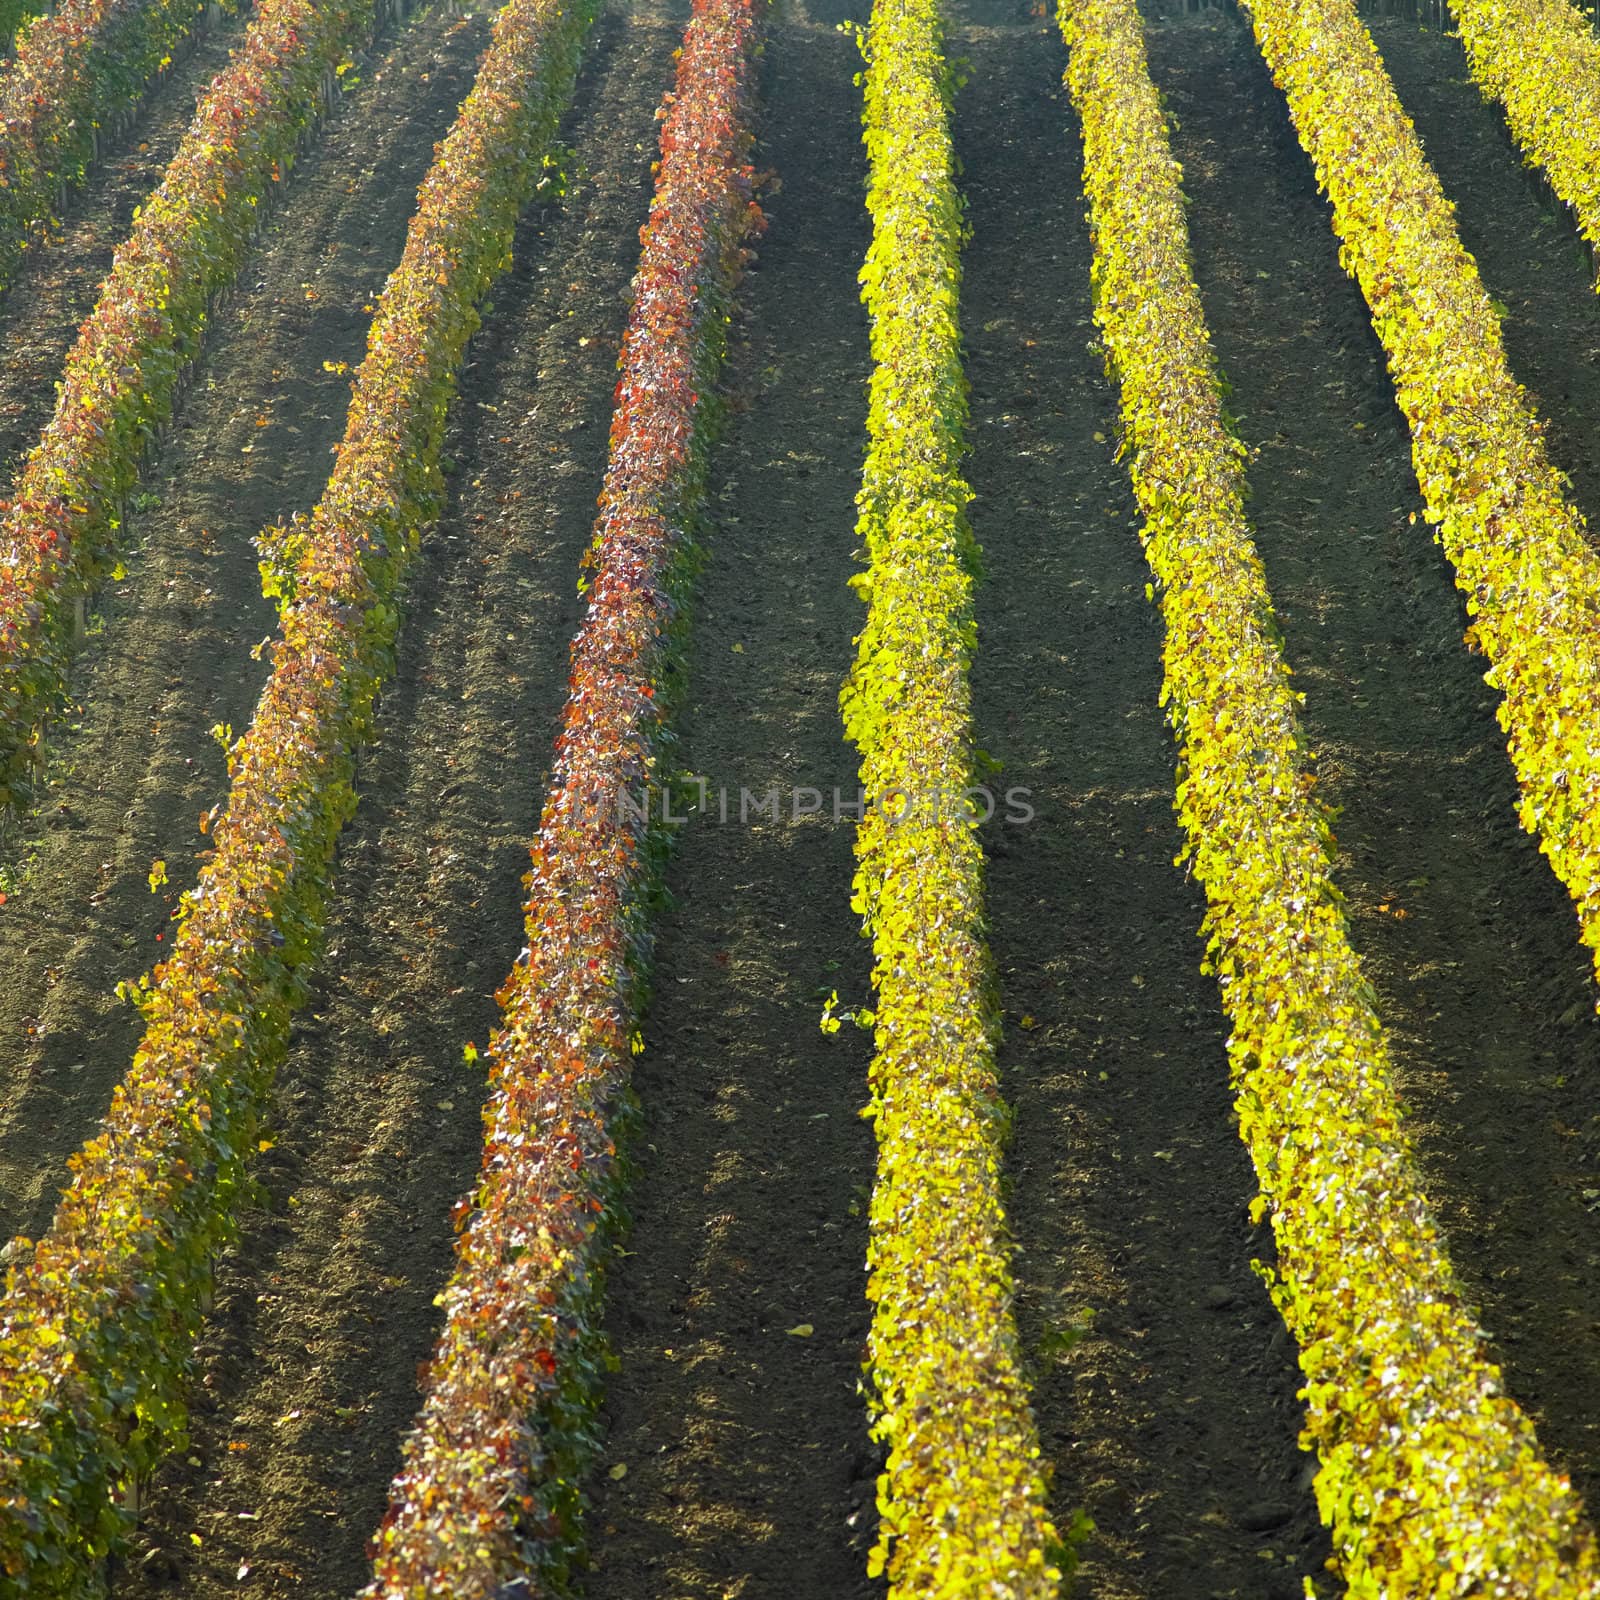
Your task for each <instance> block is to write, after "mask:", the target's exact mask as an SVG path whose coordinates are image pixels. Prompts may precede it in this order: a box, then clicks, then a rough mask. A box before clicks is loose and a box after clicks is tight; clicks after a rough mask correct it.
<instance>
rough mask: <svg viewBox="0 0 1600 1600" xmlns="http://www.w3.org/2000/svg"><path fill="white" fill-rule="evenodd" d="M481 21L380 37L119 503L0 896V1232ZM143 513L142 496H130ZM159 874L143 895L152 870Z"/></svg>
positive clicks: (256, 684)
mask: <svg viewBox="0 0 1600 1600" xmlns="http://www.w3.org/2000/svg"><path fill="white" fill-rule="evenodd" d="M483 37H484V34H483V28H482V24H481V23H480V22H477V21H459V20H452V19H451V18H450V17H448V16H446V15H445V14H444V13H443V12H442V11H440V12H437V13H435V14H432V15H430V16H428V17H426V18H424V19H422V20H421V21H420V22H419V23H418V24H417V25H416V27H415V28H414V29H412V30H410V31H408V32H406V33H404V34H401V35H399V36H398V37H397V38H395V39H394V41H393V43H392V47H391V48H390V49H387V50H386V51H385V52H384V53H383V54H382V55H381V56H380V57H379V58H378V59H376V60H374V61H373V62H372V63H370V65H369V67H368V68H367V69H366V76H367V77H368V78H369V81H368V82H366V83H364V84H362V85H361V86H360V87H359V88H358V89H357V90H356V91H354V92H353V93H352V95H351V104H350V105H349V107H348V108H347V110H346V111H345V113H344V114H343V115H341V116H340V117H339V118H338V119H337V120H336V121H335V122H334V123H333V124H332V125H331V126H330V127H329V128H328V130H327V132H326V134H325V136H324V138H323V139H322V140H321V141H320V142H319V144H318V145H317V147H316V148H315V149H314V150H313V151H312V152H311V153H309V154H308V155H307V156H305V157H304V158H302V161H301V163H300V165H299V166H298V167H297V169H296V172H295V175H294V179H293V183H292V186H291V188H290V190H289V193H288V195H287V196H286V197H285V200H284V202H283V205H282V208H281V210H280V211H279V212H278V213H277V215H276V216H274V217H273V218H272V220H271V221H270V222H269V224H268V227H267V232H266V237H265V239H264V240H263V244H262V248H261V251H260V254H259V255H258V256H257V258H256V260H255V261H253V262H252V263H250V264H249V265H248V266H247V268H246V276H245V278H244V280H243V285H242V288H241V290H240V292H239V293H237V294H236V295H235V297H234V298H233V300H232V301H231V302H230V304H229V306H228V308H227V310H226V312H225V313H224V314H223V316H222V317H220V318H219V319H218V322H217V325H216V326H215V328H214V329H213V332H212V336H211V341H210V344H209V347H208V350H207V353H206V355H205V357H204V359H203V362H202V364H201V366H200V368H199V370H198V373H197V376H196V380H195V383H194V386H193V388H192V389H191V391H190V393H189V395H188V397H187V399H186V402H185V404H184V406H183V408H182V410H181V411H180V413H179V417H178V421H177V426H176V428H175V429H174V431H173V432H172V434H171V435H170V436H169V438H168V441H167V445H166V447H165V448H164V450H163V452H162V459H161V462H160V464H159V467H158V470H157V471H156V473H155V474H154V476H153V477H152V478H151V480H150V481H149V483H148V484H147V485H146V490H145V492H144V494H143V495H142V496H136V497H135V501H134V505H135V508H136V509H135V511H134V514H133V516H132V518H131V527H130V544H131V545H132V546H133V547H135V548H136V549H138V550H139V551H140V553H139V554H137V555H134V556H130V558H129V576H128V579H127V581H126V582H125V583H123V584H120V585H117V586H114V587H113V588H111V589H108V590H107V591H105V593H104V594H103V595H102V597H101V602H100V604H101V610H102V616H103V619H104V620H103V631H102V632H100V633H99V634H98V635H97V636H94V637H91V639H90V640H89V643H88V645H87V647H86V649H85V651H84V654H83V658H82V661H81V663H80V668H79V676H78V685H79V694H80V697H81V701H82V713H81V717H80V719H79V721H78V722H77V723H76V724H75V725H73V726H71V727H69V728H68V729H66V730H65V731H64V732H63V733H62V734H61V736H60V737H59V738H58V741H57V743H56V746H55V748H54V749H53V751H52V770H51V778H50V787H49V790H48V794H47V798H46V801H45V803H44V805H43V807H42V809H41V812H40V815H39V818H38V822H37V833H36V836H35V837H34V838H33V839H31V840H29V841H26V843H25V845H24V860H25V861H26V859H27V858H28V857H29V856H31V858H32V859H31V865H30V866H28V867H27V870H26V876H25V878H24V880H23V881H22V883H21V885H20V886H17V885H15V884H13V885H11V887H10V892H9V894H8V898H7V900H6V902H5V904H4V905H0V1039H3V1040H4V1041H5V1042H6V1049H5V1052H4V1064H3V1067H0V1230H3V1231H4V1233H6V1234H7V1235H9V1234H10V1233H13V1232H21V1233H25V1234H28V1235H30V1236H32V1235H34V1234H36V1233H37V1232H38V1231H39V1229H40V1228H41V1227H43V1226H44V1224H45V1223H46V1222H47V1221H48V1219H49V1216H50V1213H51V1210H52V1209H53V1207H54V1205H55V1197H56V1193H57V1191H58V1189H59V1188H60V1186H61V1183H62V1181H63V1179H64V1175H65V1162H66V1158H67V1156H68V1155H70V1154H71V1152H72V1151H74V1150H75V1149H77V1147H78V1146H79V1145H80V1144H81V1143H82V1141H83V1139H84V1137H85V1136H86V1135H87V1133H88V1132H89V1130H90V1128H91V1127H92V1125H93V1123H94V1120H95V1119H96V1118H97V1117H99V1116H100V1115H101V1114H102V1112H103V1111H104V1109H105V1106H106V1104H107V1102H108V1100H109V1098H110V1093H111V1089H112V1086H113V1085H114V1084H115V1083H116V1082H117V1081H118V1080H119V1079H120V1078H121V1076H122V1074H123V1072H124V1071H125V1070H126V1068H127V1064H128V1060H129V1058H130V1056H131V1053H132V1050H133V1046H134V1043H135V1041H136V1039H137V1036H138V1018H137V1016H136V1014H135V1013H134V1012H133V1011H132V1009H131V1008H129V1007H127V1006H125V1005H124V1004H123V1003H122V1002H121V1001H119V1000H117V999H116V998H115V995H114V989H115V985H116V984H117V982H118V981H119V980H120V979H123V978H134V977H137V976H138V975H139V974H140V973H141V972H143V971H145V970H146V969H148V967H149V966H150V965H151V964H152V963H153V962H155V961H157V960H159V959H160V958H161V956H162V954H163V953H164V949H163V947H164V944H165V927H166V919H167V916H168V914H169V912H170V910H171V908H172V906H173V905H174V904H175V903H176V899H177V892H178V891H179V890H180V889H181V888H183V887H186V886H187V884H188V883H189V882H190V881H191V880H192V875H193V872H194V856H195V852H196V851H197V850H198V849H199V848H200V847H201V846H202V845H203V843H204V841H203V839H202V838H201V837H200V835H199V833H198V831H197V819H198V817H199V814H200V812H201V811H202V810H203V809H205V808H206V807H208V806H210V805H212V804H214V803H215V801H216V800H217V799H218V798H219V797H220V796H221V794H222V793H223V792H224V791H225V789H226V775H225V771H224V765H223V758H222V752H221V750H220V748H219V747H218V744H217V743H216V741H215V740H213V739H212V738H211V737H210V736H209V732H208V730H209V729H210V728H211V727H212V726H213V725H214V724H218V723H231V724H233V725H234V726H236V727H242V726H243V725H244V724H245V723H246V722H248V720H249V716H250V712H251V709H252V708H253V706H254V704H255V700H256V696H257V694H258V692H259V690H260V686H261V683H262V681H263V680H264V678H265V676H266V671H267V664H266V663H265V662H260V663H258V662H255V661H253V660H252V659H251V657H250V649H251V646H252V645H254V644H255V643H256V642H257V641H258V640H260V639H262V638H263V637H264V636H266V635H267V634H268V633H269V631H270V629H271V627H272V621H273V612H272V609H271V608H270V607H269V606H268V605H267V603H266V602H265V601H264V600H263V599H262V598H261V591H260V581H259V576H258V573H257V571H256V557H255V552H254V550H253V548H252V547H251V542H250V541H251V540H252V539H253V538H254V537H255V535H256V533H257V532H258V531H259V530H260V528H261V527H262V526H263V525H265V524H266V523H268V522H270V521H272V520H273V518H274V517H275V516H277V515H278V514H279V512H280V511H286V510H292V509H295V508H296V507H302V506H305V505H308V504H309V503H310V502H311V501H312V500H314V499H315V498H316V495H317V493H318V492H319V491H320V490H321V487H322V485H323V483H324V481H325V480H326V478H327V474H328V469H329V466H330V457H329V454H328V452H329V450H330V449H331V447H332V446H333V444H334V443H335V441H336V440H337V439H338V438H339V436H340V434H341V433H342V431H343V426H344V413H345V404H346V401H347V398H348V394H347V388H348V379H346V378H345V377H343V376H341V375H340V374H339V373H337V372H330V371H328V370H326V369H325V367H324V363H325V362H332V363H335V364H337V363H339V362H346V363H354V362H356V361H357V360H359V358H360V355H361V352H362V350H363V349H364V347H365V338H366V328H367V322H368V320H369V319H368V318H367V316H366V315H365V314H364V313H363V312H362V309H361V307H362V304H363V301H364V297H365V296H367V295H369V294H372V293H374V292H376V290H377V289H378V288H380V287H381V285H382V283H383V280H384V277H385V276H386V274H387V273H388V271H389V269H390V268H391V267H392V266H393V265H394V263H395V261H396V260H397V259H398V257H399V254H400V249H401V246H402V245H403V243H404V238H405V227H406V223H407V221H408V219H409V217H410V214H411V210H412V208H413V204H414V201H415V195H416V186H417V184H418V183H419V182H420V181H421V178H422V175H423V173H424V172H425V171H426V170H427V166H428V163H429V161H430V160H431V159H432V155H433V143H434V140H435V139H436V138H438V137H439V135H440V134H442V133H443V131H444V130H445V128H447V127H448V126H449V123H450V120H451V118H452V117H453V116H454V114H455V109H456V105H457V103H458V102H459V101H460V99H461V97H462V96H463V95H464V94H465V92H466V90H467V87H468V86H469V85H470V83H471V78H472V72H473V70H474V68H475V65H476V58H477V54H478V51H479V49H480V47H481V44H482V40H483ZM138 507H142V508H143V509H142V510H140V509H137V508H138ZM156 860H165V861H167V862H168V864H169V867H170V872H171V879H172V881H171V883H170V884H169V885H167V886H166V887H165V888H164V889H163V891H162V892H161V893H160V894H159V895H152V893H151V891H150V888H149V884H148V881H147V880H148V877H149V874H150V871H151V865H152V862H154V861H156Z"/></svg>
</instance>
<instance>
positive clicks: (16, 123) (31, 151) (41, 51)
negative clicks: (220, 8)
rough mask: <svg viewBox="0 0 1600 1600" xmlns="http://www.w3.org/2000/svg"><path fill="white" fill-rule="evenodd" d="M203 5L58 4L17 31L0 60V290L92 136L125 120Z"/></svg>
mask: <svg viewBox="0 0 1600 1600" xmlns="http://www.w3.org/2000/svg"><path fill="white" fill-rule="evenodd" d="M205 9H206V3H205V0H61V4H60V5H59V6H58V7H57V8H56V9H55V10H54V11H53V12H52V13H50V15H48V16H42V17H39V18H37V19H35V20H34V21H33V22H31V23H25V24H24V25H23V27H22V29H21V31H20V32H19V33H18V35H17V38H16V48H15V50H14V51H13V52H12V54H11V55H10V57H9V58H7V59H5V60H0V288H4V287H5V285H6V284H8V283H10V281H11V278H12V276H13V274H14V273H15V272H16V268H17V262H18V260H19V259H20V257H21V255H22V252H23V251H24V250H25V249H26V248H27V246H28V243H29V241H30V239H31V238H32V237H33V236H34V235H36V233H37V231H38V230H39V229H40V228H42V227H44V226H45V225H46V224H47V223H48V221H49V218H50V213H51V210H52V208H53V207H54V206H55V204H56V199H57V196H58V195H59V194H60V193H61V191H62V189H63V188H64V187H66V186H68V185H71V184H76V183H77V182H78V181H79V180H80V179H81V178H82V176H83V172H84V168H85V167H86V165H87V164H88V162H89V161H90V160H91V159H92V158H93V156H94V154H95V141H96V136H97V130H99V129H100V128H102V127H108V126H110V125H112V124H113V123H115V122H116V121H118V120H119V119H120V118H122V117H124V116H126V115H127V114H128V112H130V111H131V110H132V109H133V108H134V107H135V106H136V105H137V104H138V102H139V100H140V98H141V97H142V96H143V94H144V92H145V89H146V86H147V85H148V84H149V82H150V80H151V79H152V78H153V77H154V76H155V75H156V74H157V73H158V72H160V71H161V70H162V69H163V68H164V67H165V66H166V65H167V63H168V62H169V60H170V59H171V55H172V51H173V50H175V49H176V48H177V47H178V45H179V43H180V42H181V41H182V40H183V39H184V38H186V37H187V36H188V35H189V34H190V33H191V32H192V31H193V30H194V28H195V27H196V25H197V24H198V22H199V19H200V18H201V17H202V16H203V15H204V13H205Z"/></svg>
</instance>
